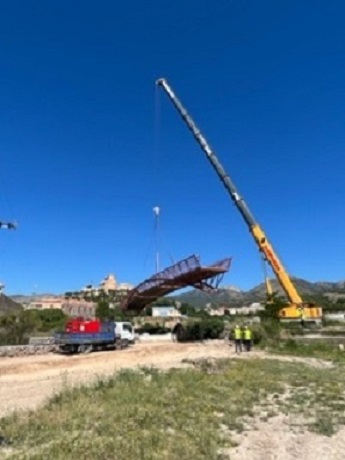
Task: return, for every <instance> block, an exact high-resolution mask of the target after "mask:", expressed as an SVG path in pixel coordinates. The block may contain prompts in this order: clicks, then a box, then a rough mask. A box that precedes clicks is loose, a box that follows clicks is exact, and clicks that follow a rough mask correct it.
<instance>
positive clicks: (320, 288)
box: [172, 278, 345, 308]
mask: <svg viewBox="0 0 345 460" xmlns="http://www.w3.org/2000/svg"><path fill="white" fill-rule="evenodd" d="M270 282H271V285H272V289H273V291H276V292H277V293H278V294H279V295H283V294H284V292H283V290H282V288H281V287H280V285H279V283H278V281H277V280H275V279H271V280H270ZM293 283H294V285H295V286H296V288H297V290H298V292H299V293H300V294H301V296H302V297H303V296H305V295H322V294H327V295H329V296H330V297H331V295H337V294H343V295H344V294H345V281H339V282H335V283H332V282H316V283H311V282H309V281H306V280H303V279H300V278H293ZM172 297H173V298H174V299H175V300H178V301H179V302H185V303H189V304H190V305H192V306H194V307H195V308H202V307H204V306H205V305H206V304H207V303H213V304H214V305H222V304H227V305H229V306H232V307H241V306H247V305H250V304H251V303H253V302H261V301H264V300H265V298H266V286H265V283H261V284H259V285H258V286H256V287H254V288H253V289H250V290H249V291H241V290H239V289H238V288H236V287H232V286H231V287H228V288H220V289H218V290H217V291H215V292H211V293H207V292H202V291H199V290H197V289H192V290H191V291H187V292H184V293H183V294H180V295H175V296H172Z"/></svg>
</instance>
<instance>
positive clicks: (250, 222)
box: [156, 78, 322, 323]
mask: <svg viewBox="0 0 345 460" xmlns="http://www.w3.org/2000/svg"><path fill="white" fill-rule="evenodd" d="M156 85H157V86H161V87H162V88H163V89H164V91H165V92H166V94H167V95H168V97H169V98H170V100H171V101H172V103H173V104H174V106H175V108H176V109H177V111H178V112H179V114H180V115H181V117H182V119H183V121H184V122H185V123H186V125H187V127H188V128H189V130H190V131H191V132H192V133H193V136H194V138H195V139H196V141H197V142H198V144H199V145H200V147H201V149H202V150H203V151H204V153H205V155H206V158H207V159H208V160H209V162H210V163H211V165H212V167H213V168H214V170H215V171H216V173H217V175H218V177H219V179H220V180H221V182H222V183H223V185H224V187H225V188H226V190H227V192H228V193H229V194H230V197H231V199H232V201H233V202H234V204H235V205H236V207H237V209H238V210H239V212H240V214H241V215H242V217H243V219H244V221H245V223H246V224H247V226H248V229H249V232H250V234H251V235H252V237H253V238H254V241H255V243H256V245H257V246H258V249H259V251H260V252H261V254H262V256H263V258H264V260H265V261H267V262H268V263H269V265H270V266H271V268H272V270H273V272H274V274H275V275H276V277H277V279H278V281H279V283H280V286H281V287H282V289H283V290H284V292H285V294H286V296H287V298H288V302H289V303H288V304H287V306H286V307H284V308H282V309H281V310H280V311H279V318H280V319H282V320H284V319H285V320H302V321H303V322H307V321H309V322H315V323H317V322H320V321H321V319H322V308H321V307H319V306H316V305H314V304H311V303H308V302H303V300H302V298H301V296H300V295H299V293H298V292H297V289H296V287H295V285H294V284H293V282H292V281H291V279H290V277H289V275H288V273H287V271H286V270H285V268H284V267H283V264H282V263H281V261H280V260H279V258H278V256H277V254H276V253H275V251H274V249H273V247H272V245H271V243H270V242H269V241H268V239H267V237H266V235H265V233H264V231H263V230H262V228H261V227H260V226H259V224H258V223H257V222H256V220H255V219H254V217H253V214H252V213H251V212H250V210H249V208H248V206H247V204H246V203H245V201H244V199H243V198H242V197H241V196H240V194H239V193H238V191H237V189H236V187H235V185H234V183H233V181H232V180H231V178H230V176H229V175H228V174H227V173H226V171H225V169H224V168H223V166H222V165H221V163H220V162H219V160H218V158H217V156H216V154H215V152H214V151H213V150H212V149H211V147H210V145H209V144H208V142H207V141H206V139H205V137H204V136H203V135H202V133H201V131H200V130H199V128H198V127H197V125H196V124H195V123H194V121H193V119H192V118H191V116H190V115H189V114H188V112H187V110H186V109H185V108H184V107H183V105H182V104H181V102H180V100H179V99H178V98H177V97H176V95H175V94H174V92H173V90H172V89H171V87H170V86H169V84H168V82H167V81H166V79H165V78H160V79H158V80H157V81H156Z"/></svg>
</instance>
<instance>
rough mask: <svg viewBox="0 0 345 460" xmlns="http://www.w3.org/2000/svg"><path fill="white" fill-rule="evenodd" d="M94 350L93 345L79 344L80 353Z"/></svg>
mask: <svg viewBox="0 0 345 460" xmlns="http://www.w3.org/2000/svg"><path fill="white" fill-rule="evenodd" d="M91 351H92V345H79V348H78V353H83V354H86V353H90V352H91Z"/></svg>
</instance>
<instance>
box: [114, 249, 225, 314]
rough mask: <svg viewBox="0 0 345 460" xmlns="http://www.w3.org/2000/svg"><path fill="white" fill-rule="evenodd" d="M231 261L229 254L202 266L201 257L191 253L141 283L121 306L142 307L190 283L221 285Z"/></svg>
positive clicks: (205, 286) (210, 287)
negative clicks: (226, 257)
mask: <svg viewBox="0 0 345 460" xmlns="http://www.w3.org/2000/svg"><path fill="white" fill-rule="evenodd" d="M230 264H231V258H228V259H223V260H221V261H219V262H216V263H214V264H212V265H209V266H205V267H203V266H201V265H200V259H199V257H197V256H195V255H192V256H190V257H188V258H186V259H183V260H181V261H180V262H177V263H176V264H174V265H172V266H170V267H168V268H166V269H165V270H163V271H161V272H160V273H156V274H155V275H153V276H152V277H151V278H149V279H147V280H145V281H143V282H142V283H140V284H138V286H136V287H135V288H134V289H132V290H131V291H129V293H128V295H127V297H126V298H124V299H123V301H122V303H121V308H122V309H123V310H134V311H140V310H143V309H144V308H145V307H146V306H147V305H149V304H150V303H152V302H153V301H155V300H156V299H158V298H160V297H163V296H165V295H167V294H170V293H171V292H173V291H176V290H178V289H181V288H184V287H187V286H193V287H195V288H198V289H201V290H213V289H215V288H217V287H218V285H219V282H220V281H221V279H222V278H223V276H224V273H226V272H227V271H228V270H229V268H230Z"/></svg>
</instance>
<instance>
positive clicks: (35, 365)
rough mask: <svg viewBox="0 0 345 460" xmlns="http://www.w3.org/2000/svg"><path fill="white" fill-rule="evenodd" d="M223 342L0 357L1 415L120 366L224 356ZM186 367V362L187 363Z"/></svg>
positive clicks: (170, 364)
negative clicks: (75, 353)
mask: <svg viewBox="0 0 345 460" xmlns="http://www.w3.org/2000/svg"><path fill="white" fill-rule="evenodd" d="M232 354H233V351H232V350H231V349H230V348H229V347H228V346H226V345H225V344H224V342H221V341H219V342H216V343H212V344H208V343H206V344H200V343H198V344H178V343H166V342H165V343H164V342H162V343H138V344H136V345H134V346H133V347H130V348H127V349H125V350H118V351H105V352H98V353H91V354H87V355H75V356H73V355H72V356H66V355H59V354H48V355H38V356H25V357H15V358H0V417H1V416H4V415H7V414H9V413H10V412H12V411H13V410H17V409H34V408H36V407H38V406H39V405H40V404H43V403H44V402H45V400H46V399H47V398H48V397H49V396H51V395H53V394H54V393H55V392H57V391H58V390H59V389H61V388H62V387H63V386H64V385H66V384H68V385H77V384H80V383H86V382H91V381H92V380H95V379H97V378H99V377H101V376H106V375H110V374H113V373H114V371H116V370H118V369H121V368H133V367H138V366H155V367H159V368H162V369H168V368H171V367H182V366H184V364H183V363H181V361H182V360H183V359H186V358H187V359H197V358H202V357H214V358H224V357H229V356H230V355H232ZM185 366H187V365H185Z"/></svg>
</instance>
